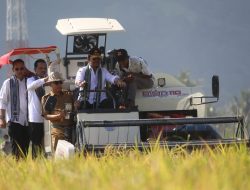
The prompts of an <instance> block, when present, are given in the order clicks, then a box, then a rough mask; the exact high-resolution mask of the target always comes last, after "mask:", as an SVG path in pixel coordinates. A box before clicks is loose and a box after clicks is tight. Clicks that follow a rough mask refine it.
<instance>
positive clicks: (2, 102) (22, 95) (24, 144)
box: [0, 59, 29, 159]
mask: <svg viewBox="0 0 250 190" xmlns="http://www.w3.org/2000/svg"><path fill="white" fill-rule="evenodd" d="M12 66H13V67H12V70H13V73H14V75H13V76H12V77H10V78H9V79H7V80H5V81H4V83H3V85H2V88H1V90H0V127H1V128H5V127H6V125H7V126H8V133H9V136H10V140H11V143H12V154H13V155H14V156H16V158H17V159H19V158H21V157H25V156H26V155H27V153H28V148H29V131H28V103H27V99H28V97H27V87H26V78H25V64H24V61H23V60H22V59H16V60H15V61H13V62H12Z"/></svg>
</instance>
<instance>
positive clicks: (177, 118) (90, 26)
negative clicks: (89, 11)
mask: <svg viewBox="0 0 250 190" xmlns="http://www.w3.org/2000/svg"><path fill="white" fill-rule="evenodd" d="M56 29H57V30H58V31H59V32H60V33H61V34H62V35H65V36H66V54H65V57H64V63H63V66H64V67H63V68H62V67H61V72H63V74H64V77H65V78H66V79H67V80H68V81H67V82H68V89H73V88H74V78H75V75H76V72H77V70H78V69H79V68H80V67H82V66H84V65H86V61H87V54H88V52H89V50H90V49H91V48H92V47H94V46H97V47H99V48H100V49H101V50H102V55H103V60H102V64H103V66H104V67H106V68H107V69H108V70H109V71H110V72H112V71H113V70H114V67H115V63H116V62H115V59H114V56H113V54H112V53H113V51H108V53H107V54H106V52H107V47H106V42H107V34H108V33H110V32H122V31H125V30H124V28H123V27H122V25H121V24H120V23H119V22H118V21H117V20H115V19H108V18H69V19H61V20H58V22H57V25H56ZM119 48H120V47H119ZM150 64H153V63H150ZM154 75H155V84H154V87H153V88H151V89H144V90H138V91H137V94H136V101H135V103H136V105H138V107H137V108H134V109H118V106H117V101H116V100H117V97H116V96H115V95H117V94H118V99H119V92H116V93H115V95H114V93H113V95H112V93H110V88H109V86H107V87H106V92H107V94H109V95H110V96H109V98H111V99H113V102H115V106H114V109H91V110H87V109H83V110H79V111H78V113H77V126H76V133H75V134H76V144H75V146H76V148H77V149H78V150H80V151H82V150H102V149H104V148H105V147H106V146H107V145H111V146H113V147H134V146H137V147H139V148H142V147H148V146H152V144H153V143H154V141H152V138H156V139H157V138H158V140H159V144H160V145H163V146H168V147H175V146H176V145H185V146H188V147H189V146H190V147H194V146H203V145H217V144H232V143H248V140H249V138H248V134H247V130H246V129H245V126H244V117H243V116H232V117H206V107H205V106H206V104H208V103H214V102H217V101H218V99H219V78H218V76H213V77H212V94H213V96H205V95H204V94H203V93H202V92H201V91H200V89H198V88H194V87H187V86H185V85H184V84H183V83H181V82H180V81H179V80H177V79H176V78H175V77H173V76H171V75H169V74H166V73H155V74H154ZM98 90H99V89H97V91H98ZM83 94H84V93H83ZM115 97H116V98H115ZM220 124H222V125H223V127H225V128H230V129H231V130H232V131H234V134H232V135H231V136H228V135H227V134H226V136H225V135H223V134H221V133H219V132H218V130H217V129H218V125H220ZM157 130H158V131H159V130H163V131H162V132H161V133H157ZM155 131H156V134H157V135H159V134H160V135H161V137H160V136H159V137H157V136H156V137H155V136H154V137H152V134H154V132H155ZM224 131H226V129H225V130H224Z"/></svg>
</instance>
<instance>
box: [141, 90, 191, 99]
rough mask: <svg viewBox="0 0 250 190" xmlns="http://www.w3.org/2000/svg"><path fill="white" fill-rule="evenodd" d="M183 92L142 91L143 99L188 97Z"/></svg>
mask: <svg viewBox="0 0 250 190" xmlns="http://www.w3.org/2000/svg"><path fill="white" fill-rule="evenodd" d="M186 95H188V94H187V93H183V92H182V91H181V90H147V91H146V90H145V91H142V96H143V97H167V96H186Z"/></svg>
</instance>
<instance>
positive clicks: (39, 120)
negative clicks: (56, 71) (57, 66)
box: [27, 59, 48, 158]
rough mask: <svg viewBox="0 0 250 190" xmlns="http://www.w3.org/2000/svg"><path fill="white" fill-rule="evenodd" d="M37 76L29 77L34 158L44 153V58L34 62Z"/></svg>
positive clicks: (45, 79)
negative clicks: (42, 106)
mask: <svg viewBox="0 0 250 190" xmlns="http://www.w3.org/2000/svg"><path fill="white" fill-rule="evenodd" d="M34 71H35V76H32V77H30V78H28V80H27V90H28V108H29V134H30V140H31V142H32V158H36V157H37V156H38V155H39V154H42V153H43V150H44V148H43V144H44V143H43V139H44V124H43V122H44V121H43V117H42V108H41V99H42V97H43V96H44V95H45V89H44V87H43V85H44V84H45V82H46V81H47V80H48V77H46V76H47V64H46V62H45V61H44V60H43V59H38V60H36V61H35V63H34Z"/></svg>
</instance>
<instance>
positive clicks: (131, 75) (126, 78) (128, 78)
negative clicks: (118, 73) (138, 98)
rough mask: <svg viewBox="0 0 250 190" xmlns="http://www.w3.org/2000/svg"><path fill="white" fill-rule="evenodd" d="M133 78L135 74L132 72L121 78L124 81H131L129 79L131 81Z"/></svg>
mask: <svg viewBox="0 0 250 190" xmlns="http://www.w3.org/2000/svg"><path fill="white" fill-rule="evenodd" d="M134 79H135V76H134V74H132V73H130V74H128V75H127V76H126V77H124V78H123V80H124V81H125V82H131V81H133V80H134Z"/></svg>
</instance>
